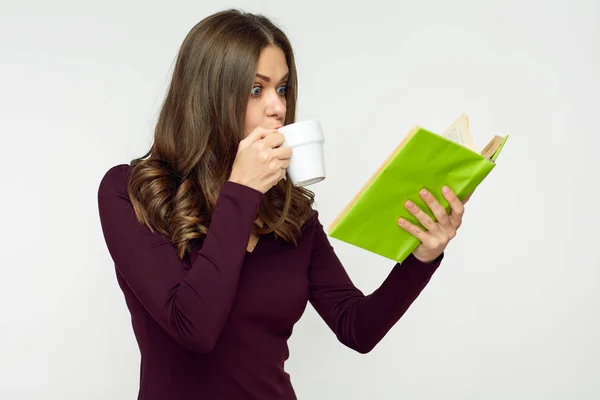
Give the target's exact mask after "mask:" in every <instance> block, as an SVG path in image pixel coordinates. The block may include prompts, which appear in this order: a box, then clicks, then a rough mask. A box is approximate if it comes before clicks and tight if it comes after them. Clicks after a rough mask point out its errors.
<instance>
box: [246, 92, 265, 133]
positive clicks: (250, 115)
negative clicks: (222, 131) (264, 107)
mask: <svg viewBox="0 0 600 400" xmlns="http://www.w3.org/2000/svg"><path fill="white" fill-rule="evenodd" d="M251 103H252V101H250V102H249V103H248V107H246V120H245V123H244V136H248V135H249V134H250V132H252V131H253V130H254V129H255V128H256V127H257V126H258V124H259V123H260V118H261V114H260V110H258V107H256V106H255V105H253V104H251Z"/></svg>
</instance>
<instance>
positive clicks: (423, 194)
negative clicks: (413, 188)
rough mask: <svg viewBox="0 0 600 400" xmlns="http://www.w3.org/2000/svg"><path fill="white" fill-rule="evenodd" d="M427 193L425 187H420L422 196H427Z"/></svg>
mask: <svg viewBox="0 0 600 400" xmlns="http://www.w3.org/2000/svg"><path fill="white" fill-rule="evenodd" d="M428 194H429V192H428V191H427V189H421V195H422V196H424V197H427V195H428Z"/></svg>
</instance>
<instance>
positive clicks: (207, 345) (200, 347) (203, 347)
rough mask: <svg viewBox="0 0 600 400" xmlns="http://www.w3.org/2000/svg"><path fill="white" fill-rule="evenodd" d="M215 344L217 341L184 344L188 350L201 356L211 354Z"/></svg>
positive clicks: (198, 341) (187, 342)
mask: <svg viewBox="0 0 600 400" xmlns="http://www.w3.org/2000/svg"><path fill="white" fill-rule="evenodd" d="M215 344H216V342H215V341H209V340H197V341H186V342H185V343H182V345H183V346H184V347H185V348H186V349H187V350H189V351H191V352H194V353H196V354H200V355H206V354H210V353H211V352H212V351H213V350H214V348H215Z"/></svg>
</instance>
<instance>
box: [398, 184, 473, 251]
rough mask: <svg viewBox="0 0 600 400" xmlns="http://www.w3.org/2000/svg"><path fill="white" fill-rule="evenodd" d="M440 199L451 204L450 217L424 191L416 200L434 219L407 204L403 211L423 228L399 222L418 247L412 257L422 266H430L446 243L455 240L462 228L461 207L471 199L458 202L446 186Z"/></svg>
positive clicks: (412, 204)
mask: <svg viewBox="0 0 600 400" xmlns="http://www.w3.org/2000/svg"><path fill="white" fill-rule="evenodd" d="M442 195H443V196H444V198H445V199H446V201H447V202H448V204H450V207H451V210H452V211H451V212H450V214H448V213H447V212H446V209H445V208H444V207H443V206H442V205H441V204H440V203H439V201H438V200H437V198H436V197H435V195H434V194H433V193H430V192H429V191H428V190H427V189H422V190H421V191H420V192H419V196H420V197H421V198H422V199H423V201H424V202H425V204H427V206H428V207H429V210H430V211H431V213H432V214H433V215H434V217H435V219H434V218H432V217H430V216H429V214H428V213H426V212H425V211H423V210H422V209H421V208H420V207H419V206H417V205H416V204H415V203H413V202H412V201H410V200H407V201H406V203H405V206H406V209H407V210H408V212H409V213H411V214H412V215H414V217H415V218H416V219H417V220H418V221H419V223H420V224H421V226H422V227H420V226H418V225H415V224H413V223H411V222H410V221H408V220H406V219H404V218H402V217H401V218H399V219H398V225H400V227H401V228H402V229H404V230H405V231H406V232H408V233H409V234H411V235H413V236H414V237H415V238H417V239H418V240H419V242H420V244H419V246H418V247H417V248H416V249H415V250H414V251H413V252H412V254H413V255H414V256H415V258H416V259H418V260H420V261H421V262H424V263H430V262H432V261H434V260H435V259H436V258H438V257H439V256H440V255H441V254H442V253H443V252H444V250H445V249H446V246H447V245H448V243H449V242H450V241H451V240H452V239H454V237H455V236H456V232H457V231H458V228H460V225H461V224H462V218H463V214H464V210H465V207H464V205H465V204H466V203H467V201H468V200H469V198H470V197H471V195H469V196H467V198H466V199H465V200H464V201H462V202H461V201H460V199H459V198H458V196H457V195H456V194H455V193H454V192H453V191H452V189H450V188H449V187H448V186H444V187H443V189H442Z"/></svg>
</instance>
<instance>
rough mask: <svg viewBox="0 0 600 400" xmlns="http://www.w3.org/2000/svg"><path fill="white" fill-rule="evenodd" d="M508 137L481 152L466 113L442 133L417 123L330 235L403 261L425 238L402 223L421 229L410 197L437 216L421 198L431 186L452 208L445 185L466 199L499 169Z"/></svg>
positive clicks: (496, 138) (333, 226)
mask: <svg viewBox="0 0 600 400" xmlns="http://www.w3.org/2000/svg"><path fill="white" fill-rule="evenodd" d="M508 136H509V135H508V134H507V135H505V136H503V137H501V136H498V135H495V136H494V137H493V138H492V140H491V141H490V142H489V144H488V145H487V146H485V148H484V149H483V150H482V151H481V152H477V151H476V149H475V145H474V143H473V140H472V138H471V135H470V132H469V124H468V118H467V116H466V115H465V114H462V115H461V116H460V117H459V118H458V119H457V120H456V121H455V122H454V123H453V124H452V125H451V126H450V127H449V128H448V129H447V130H446V131H445V132H444V134H442V135H440V134H437V133H433V132H430V131H428V130H427V129H424V128H422V127H420V126H416V127H414V128H413V129H412V130H411V131H410V132H409V133H408V134H407V135H406V137H405V138H404V140H403V141H402V142H401V143H400V144H399V145H398V146H397V147H396V149H394V151H393V152H392V153H391V154H390V155H389V157H388V158H387V160H385V161H384V162H383V163H382V164H381V166H380V167H379V169H378V170H377V171H375V173H374V174H373V175H372V176H371V178H370V179H369V180H368V181H367V183H366V184H365V185H364V186H363V187H362V189H361V190H360V191H359V192H358V193H357V194H356V196H355V197H354V198H353V199H352V200H351V201H350V202H349V203H348V205H347V206H346V207H345V208H344V210H342V212H340V214H339V215H338V216H337V218H336V219H335V220H334V221H333V222H332V224H331V225H330V226H329V228H328V231H329V236H331V237H333V238H336V239H338V240H341V241H343V242H346V243H349V244H352V245H354V246H357V247H360V248H362V249H365V250H368V251H370V252H373V253H376V254H379V255H381V256H383V257H386V258H389V259H391V260H393V261H396V262H402V261H403V260H404V259H406V257H408V256H409V255H410V254H411V253H412V252H413V251H414V250H415V249H416V248H417V246H418V245H419V244H420V241H419V240H418V239H417V238H416V237H414V236H413V235H411V234H410V233H408V232H406V231H405V230H404V229H402V228H401V227H400V226H398V219H399V218H400V217H403V218H405V219H406V220H408V221H410V222H412V223H414V224H416V225H418V226H421V227H422V225H421V224H420V223H419V221H418V220H417V219H416V218H415V217H414V216H413V215H412V214H411V213H409V212H408V210H407V209H406V207H405V202H406V200H411V201H412V202H414V203H415V204H417V205H418V206H419V207H420V208H421V209H422V210H423V211H425V212H426V213H427V214H429V216H430V217H432V218H433V219H434V220H435V217H434V215H433V213H432V212H431V211H430V210H429V207H428V206H427V204H426V203H425V202H424V201H423V200H422V199H421V197H420V196H419V191H420V190H421V189H422V188H426V189H427V190H429V191H430V193H432V194H433V195H434V196H435V197H436V198H437V200H438V201H439V202H440V204H441V205H442V206H443V207H444V208H445V209H446V211H447V212H450V211H451V208H450V205H449V204H448V202H447V201H446V199H445V198H444V197H443V196H442V187H443V186H444V185H448V186H449V187H450V188H451V189H452V190H453V191H454V192H455V193H456V194H457V196H458V197H459V199H461V200H464V199H465V198H466V197H467V196H468V195H469V194H471V193H472V192H473V191H474V190H475V188H476V187H477V186H479V184H480V183H481V182H482V181H483V180H484V179H485V178H486V177H487V176H488V174H489V173H490V172H491V171H492V170H493V169H494V167H495V166H496V159H497V157H498V154H499V153H500V151H501V150H502V148H503V146H504V144H505V143H506V140H507V139H508Z"/></svg>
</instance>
